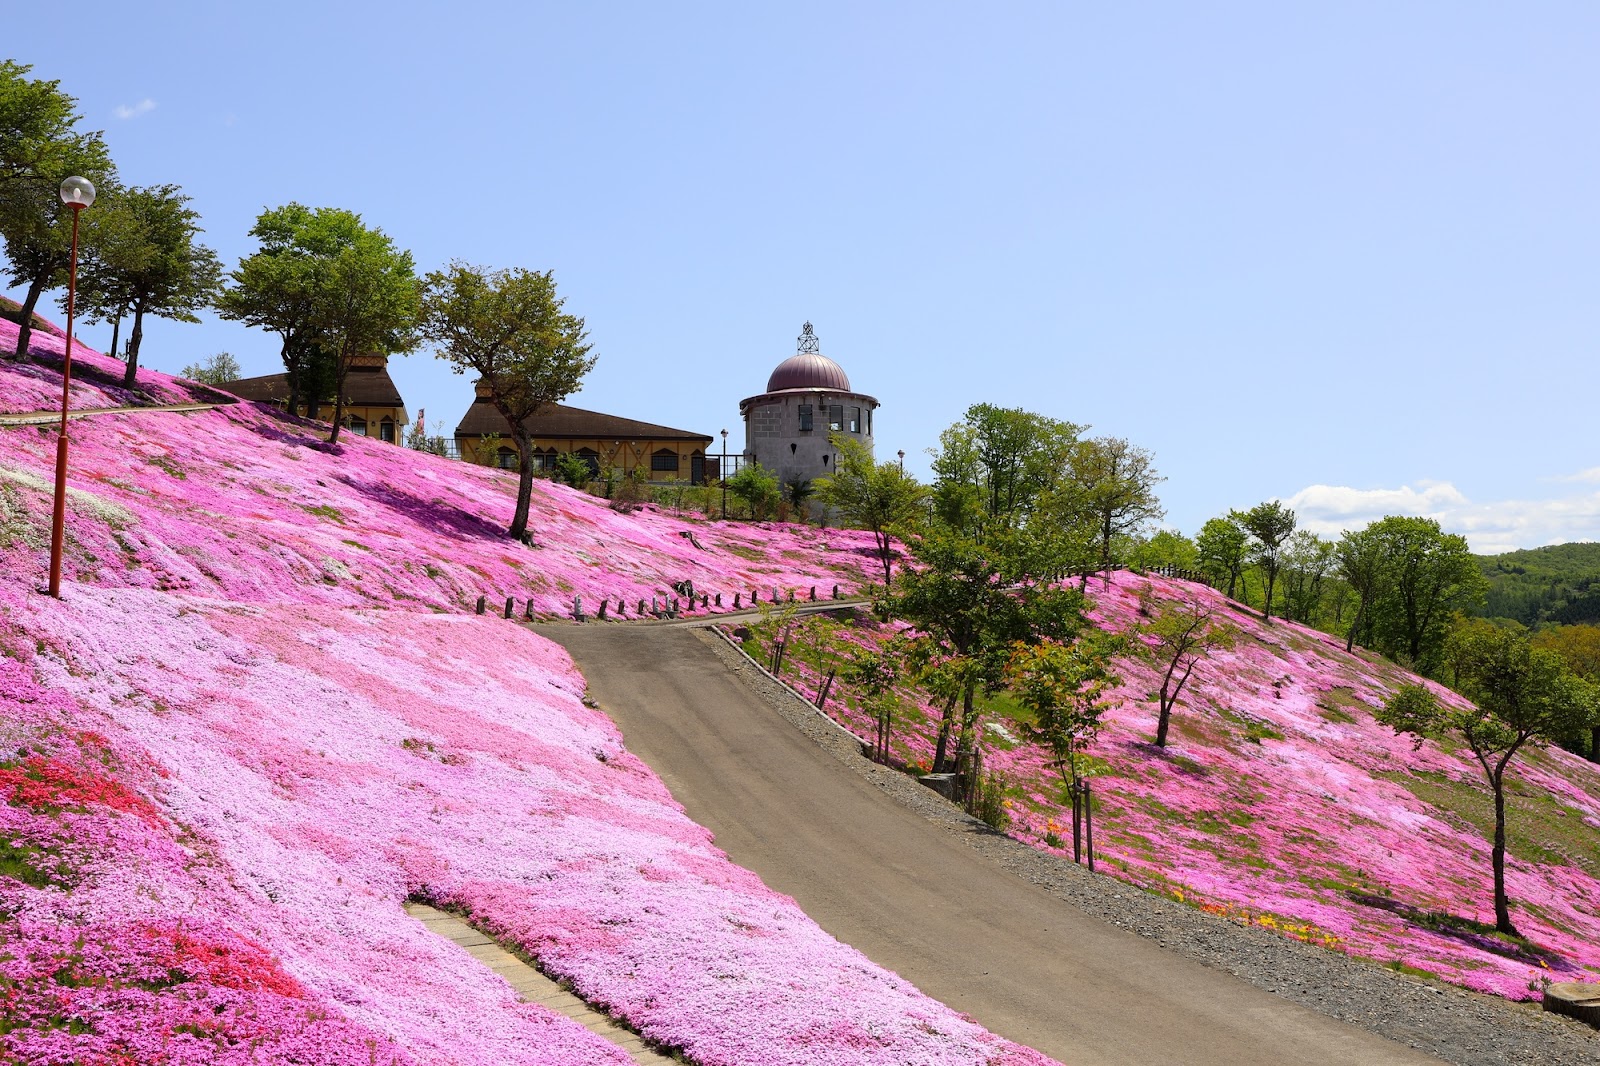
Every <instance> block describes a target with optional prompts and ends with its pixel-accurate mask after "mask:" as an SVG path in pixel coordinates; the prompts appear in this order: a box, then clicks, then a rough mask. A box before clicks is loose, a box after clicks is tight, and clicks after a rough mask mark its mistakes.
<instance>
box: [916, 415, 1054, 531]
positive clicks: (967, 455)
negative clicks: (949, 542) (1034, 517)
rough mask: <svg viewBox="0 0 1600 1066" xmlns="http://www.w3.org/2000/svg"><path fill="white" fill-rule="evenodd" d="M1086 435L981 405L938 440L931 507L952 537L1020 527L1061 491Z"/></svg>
mask: <svg viewBox="0 0 1600 1066" xmlns="http://www.w3.org/2000/svg"><path fill="white" fill-rule="evenodd" d="M1079 432H1080V427H1078V426H1075V425H1073V424H1072V423H1071V422H1062V421H1059V420H1057V419H1053V418H1048V417H1046V416H1044V415H1038V414H1034V413H1033V412H1031V411H1024V410H1021V409H1020V408H1011V407H996V406H994V405H993V404H987V403H979V404H973V405H972V406H971V407H969V408H967V411H966V414H965V415H964V416H963V419H962V421H960V422H957V423H956V424H955V425H953V426H951V427H949V428H948V429H946V430H945V431H944V432H943V433H941V434H940V435H939V449H938V451H937V452H936V453H935V454H934V457H933V473H934V487H933V506H934V511H935V512H936V513H937V514H938V515H939V517H940V519H941V520H942V521H943V522H944V523H945V524H946V525H949V526H951V527H952V528H954V529H958V530H962V531H964V532H966V533H969V534H972V535H975V536H981V535H982V530H983V528H984V527H985V526H988V525H993V524H998V525H1003V526H1004V525H1010V526H1015V525H1017V524H1020V523H1021V522H1023V521H1025V520H1026V519H1027V517H1028V516H1029V515H1031V514H1032V513H1033V511H1034V510H1035V508H1036V507H1037V506H1038V504H1039V503H1040V502H1041V500H1042V499H1043V498H1044V497H1045V496H1046V495H1047V494H1049V493H1051V492H1054V491H1056V490H1058V489H1059V487H1060V485H1061V482H1062V479H1063V475H1064V472H1065V470H1066V465H1067V457H1068V453H1069V452H1070V449H1071V447H1072V445H1073V443H1074V442H1075V441H1076V440H1077V439H1078V433H1079Z"/></svg>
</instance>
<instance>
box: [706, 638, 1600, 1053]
mask: <svg viewBox="0 0 1600 1066" xmlns="http://www.w3.org/2000/svg"><path fill="white" fill-rule="evenodd" d="M697 636H698V638H699V639H700V640H701V641H703V642H704V643H705V645H706V646H707V648H708V651H709V652H710V654H712V655H714V656H716V657H717V658H718V659H719V660H720V661H721V662H723V663H724V664H725V665H726V666H727V667H728V668H729V669H730V670H732V671H733V672H734V673H736V674H738V675H739V676H740V677H741V679H742V680H743V681H744V682H745V683H746V684H747V685H748V687H749V688H750V689H751V691H753V692H755V693H756V694H757V695H759V696H760V698H761V699H762V701H763V702H764V703H765V704H766V705H767V706H768V707H770V708H771V709H772V710H773V711H774V712H775V713H776V714H778V715H780V716H781V717H782V718H783V719H785V720H786V721H788V722H789V723H790V724H792V725H793V726H794V727H795V728H796V729H797V730H799V731H800V732H801V733H802V734H804V735H805V736H806V737H808V738H809V739H810V740H811V741H812V742H813V743H815V744H816V745H817V746H818V747H819V748H821V749H822V750H824V751H826V752H827V753H829V754H830V755H832V756H833V757H834V758H835V759H837V760H838V761H839V763H840V764H842V765H843V766H845V767H847V768H848V769H849V770H850V771H852V772H853V773H855V774H858V775H859V776H860V777H862V778H863V779H865V780H866V781H868V782H870V783H871V784H872V785H873V786H874V787H875V788H877V789H878V790H880V791H881V792H883V793H884V794H886V795H888V796H891V797H893V799H894V800H895V801H896V802H897V803H899V804H901V805H902V806H904V807H906V808H907V809H909V810H911V811H914V812H916V814H918V815H919V816H921V817H922V818H924V819H926V820H927V821H928V822H930V823H933V824H935V825H937V826H939V827H940V828H941V829H943V830H945V831H946V832H948V833H949V834H950V835H951V836H952V837H954V838H956V839H958V840H959V841H960V842H961V843H962V844H963V845H964V846H965V847H967V848H970V849H971V850H972V851H973V852H975V853H976V854H978V855H981V856H982V857H983V858H984V859H986V860H988V861H989V862H991V863H993V864H994V865H995V866H998V867H1000V868H1002V869H1004V870H1006V871H1009V872H1010V873H1012V874H1015V875H1016V876H1018V877H1020V878H1022V879H1023V880H1025V881H1027V882H1029V883H1031V884H1033V885H1035V886H1037V887H1038V888H1040V889H1042V890H1044V891H1045V892H1047V893H1049V894H1050V895H1051V896H1054V897H1055V898H1057V899H1059V900H1061V901H1063V902H1065V903H1067V904H1069V905H1070V906H1071V907H1073V908H1074V909H1076V910H1077V911H1079V912H1081V913H1082V914H1085V915H1089V916H1092V917H1095V918H1098V919H1101V920H1102V921H1104V922H1106V923H1108V924H1110V925H1113V926H1116V927H1118V928H1120V929H1126V930H1129V931H1131V932H1133V933H1136V934H1138V935H1139V936H1140V937H1143V938H1146V939H1148V940H1151V941H1153V942H1154V943H1156V944H1158V945H1159V946H1160V947H1162V948H1164V949H1166V950H1167V951H1170V952H1172V953H1174V954H1176V955H1180V956H1183V957H1185V958H1189V959H1193V960H1195V961H1197V962H1199V963H1202V964H1203V965H1205V966H1208V967H1212V968H1215V969H1218V970H1221V971H1224V972H1226V973H1228V974H1231V975H1233V976H1235V977H1238V978H1240V979H1242V980H1244V981H1247V982H1249V983H1250V984H1252V985H1254V986H1256V987H1257V988H1260V989H1263V990H1265V991H1267V992H1271V993H1273V994H1274V995H1277V996H1280V997H1282V998H1283V999H1285V1000H1288V1001H1289V1002H1291V1003H1296V1004H1299V1005H1301V1006H1304V1007H1308V1008H1310V1009H1311V1010H1313V1011H1316V1012H1318V1013H1320V1014H1324V1015H1327V1016H1329V1017H1332V1018H1336V1019H1339V1020H1340V1021H1344V1022H1348V1023H1350V1024H1352V1025H1355V1026H1358V1027H1360V1028H1362V1029H1365V1030H1367V1031H1368V1032H1371V1033H1375V1034H1377V1035H1379V1036H1383V1037H1386V1038H1388V1039H1390V1040H1393V1041H1396V1042H1397V1043H1400V1044H1403V1045H1407V1046H1409V1047H1412V1048H1416V1049H1418V1050H1420V1051H1424V1052H1426V1053H1428V1054H1431V1055H1434V1056H1437V1057H1438V1058H1440V1059H1443V1060H1444V1061H1446V1062H1452V1063H1459V1064H1461V1066H1586V1064H1587V1066H1592V1064H1596V1063H1600V1032H1596V1031H1595V1030H1593V1029H1590V1028H1588V1027H1587V1026H1584V1025H1581V1024H1579V1023H1577V1022H1573V1021H1570V1020H1568V1019H1565V1018H1562V1017H1559V1016H1556V1015H1552V1014H1547V1013H1545V1012H1543V1011H1542V1010H1541V1009H1540V1008H1539V1007H1538V1006H1537V1005H1530V1004H1520V1003H1512V1002H1509V1001H1507V1000H1503V999H1500V998H1498V997H1494V996H1485V995H1480V994H1477V993H1473V992H1468V991H1466V990H1463V989H1460V988H1457V987H1455V986H1452V985H1445V984H1442V983H1435V982H1429V981H1423V980H1419V979H1416V978H1413V977H1410V976H1407V975H1404V974H1398V973H1395V972H1393V971H1391V970H1388V969H1386V968H1383V967H1380V966H1377V965H1374V964H1371V963H1366V962H1361V961H1359V960H1355V959H1351V958H1348V957H1346V956H1344V955H1341V954H1339V953H1337V952H1333V951H1328V950H1326V949H1324V948H1315V947H1312V946H1310V945H1307V944H1302V943H1300V942H1299V941H1295V940H1290V939H1288V938H1285V937H1280V936H1275V935H1273V934H1271V933H1268V932H1266V931H1265V930H1261V929H1257V928H1253V927H1246V926H1241V925H1237V924H1234V923H1232V922H1229V921H1226V920H1224V919H1221V918H1218V917H1216V916H1213V915H1209V914H1206V913H1204V912H1202V911H1197V910H1194V909H1192V908H1189V907H1184V906H1182V905H1181V904H1179V903H1176V902H1174V901H1172V900H1168V899H1165V898H1163V897H1160V896H1155V895H1152V894H1149V893H1146V892H1143V891H1140V890H1139V889H1136V888H1134V887H1132V886H1130V885H1126V884H1123V883H1122V882H1119V881H1116V880H1114V879H1112V878H1109V877H1107V876H1104V875H1101V874H1091V873H1089V872H1088V870H1087V869H1086V868H1085V867H1082V866H1077V865H1075V864H1073V863H1071V862H1067V861H1065V860H1063V859H1060V858H1057V857H1056V856H1054V855H1049V854H1046V853H1044V852H1041V851H1037V850H1035V849H1034V848H1031V847H1029V846H1027V845H1026V844H1023V843H1022V842H1020V841H1017V840H1013V839H1012V838H1010V837H1008V836H1005V835H1004V834H1001V833H997V832H994V831H993V830H991V829H990V828H989V827H988V826H986V825H984V824H983V823H982V822H979V821H978V820H977V819H975V818H972V817H971V816H969V815H967V814H966V813H965V812H964V811H962V810H961V809H960V808H958V807H956V806H955V805H953V804H951V803H949V802H948V801H946V800H944V799H943V798H942V797H940V796H938V795H937V794H935V793H934V792H932V791H931V790H929V789H928V788H926V787H924V786H923V785H921V784H919V783H918V782H917V781H915V780H914V779H913V778H911V777H909V776H907V775H905V774H903V773H900V772H898V771H895V770H890V769H888V768H886V767H882V766H879V765H878V764H876V763H874V762H871V761H869V760H868V759H866V758H865V757H864V756H863V755H862V752H861V745H860V742H859V741H857V740H855V738H853V737H852V736H851V735H849V734H848V733H846V732H845V731H844V730H843V729H842V728H841V727H840V726H839V725H837V724H836V723H834V722H833V721H832V720H830V719H828V718H826V717H825V716H823V715H822V714H821V713H819V712H818V711H816V710H815V709H814V708H812V706H811V705H810V704H809V703H808V702H807V701H805V700H804V699H802V698H800V697H799V696H798V695H796V694H795V693H794V692H793V690H791V689H789V688H788V687H787V686H786V685H783V684H782V683H781V682H779V681H777V680H775V679H773V678H772V677H771V675H769V674H768V673H767V672H766V671H765V670H763V669H761V668H760V667H759V666H757V665H756V664H755V663H753V662H752V661H751V660H750V659H749V658H748V657H746V656H745V655H744V654H743V653H741V652H739V651H738V650H736V649H735V648H733V647H731V646H730V645H729V644H728V643H727V642H726V641H725V640H723V639H721V638H720V637H718V636H716V635H713V634H711V633H709V632H701V633H698V634H697Z"/></svg>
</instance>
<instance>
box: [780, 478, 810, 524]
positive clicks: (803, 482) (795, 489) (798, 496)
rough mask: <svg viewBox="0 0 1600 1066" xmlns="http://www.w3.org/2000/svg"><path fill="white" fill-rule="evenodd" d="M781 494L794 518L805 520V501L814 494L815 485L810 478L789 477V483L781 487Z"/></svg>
mask: <svg viewBox="0 0 1600 1066" xmlns="http://www.w3.org/2000/svg"><path fill="white" fill-rule="evenodd" d="M783 490H784V491H783V496H784V499H785V500H786V501H788V504H789V507H790V508H791V509H792V510H793V512H794V516H795V518H797V519H798V520H800V521H801V522H804V521H806V518H807V514H806V512H807V506H806V501H807V500H809V499H811V497H812V496H814V495H816V491H817V486H816V485H815V484H814V483H813V482H812V481H811V479H810V478H798V477H796V478H790V479H789V483H788V484H787V485H785V486H784V487H783Z"/></svg>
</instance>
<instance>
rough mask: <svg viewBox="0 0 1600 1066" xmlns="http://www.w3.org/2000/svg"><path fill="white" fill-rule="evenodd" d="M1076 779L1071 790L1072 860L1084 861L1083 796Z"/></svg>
mask: <svg viewBox="0 0 1600 1066" xmlns="http://www.w3.org/2000/svg"><path fill="white" fill-rule="evenodd" d="M1078 789H1079V785H1078V783H1077V782H1076V781H1074V782H1073V783H1072V787H1071V788H1070V789H1069V791H1070V792H1071V794H1072V861H1073V862H1076V863H1081V862H1083V796H1082V794H1081V793H1080V792H1079V791H1078Z"/></svg>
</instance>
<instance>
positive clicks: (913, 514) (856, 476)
mask: <svg viewBox="0 0 1600 1066" xmlns="http://www.w3.org/2000/svg"><path fill="white" fill-rule="evenodd" d="M829 440H830V441H831V442H832V444H833V447H834V449H835V452H836V455H835V459H834V464H833V473H832V474H829V475H827V476H825V477H821V478H818V479H817V498H818V499H819V500H821V501H822V502H823V504H825V505H826V506H828V507H831V508H832V509H834V510H835V511H837V512H838V513H839V515H840V516H841V517H842V518H843V519H844V520H845V521H846V522H848V523H849V524H850V525H853V526H856V527H858V528H861V529H866V530H870V531H871V532H872V537H873V541H874V543H876V545H877V547H878V558H879V559H880V560H881V561H882V562H883V584H884V587H886V588H887V587H888V585H889V582H890V581H891V580H892V572H891V564H892V563H893V560H894V538H893V536H892V534H891V532H890V531H891V530H893V529H895V528H897V527H900V526H908V525H912V524H914V523H915V522H916V521H917V519H919V518H920V517H921V516H922V514H923V508H924V505H925V503H926V501H927V498H928V490H927V489H925V488H923V487H922V486H921V485H919V484H918V483H917V479H916V478H914V477H912V476H911V475H910V474H907V473H906V472H905V471H904V470H902V469H901V468H900V464H899V463H894V462H888V463H874V462H873V461H872V453H871V452H869V451H867V449H866V447H865V445H863V444H862V443H861V442H860V441H857V440H852V439H851V438H850V437H847V436H845V435H844V434H840V433H835V434H833V435H832V436H831V437H830V438H829Z"/></svg>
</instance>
